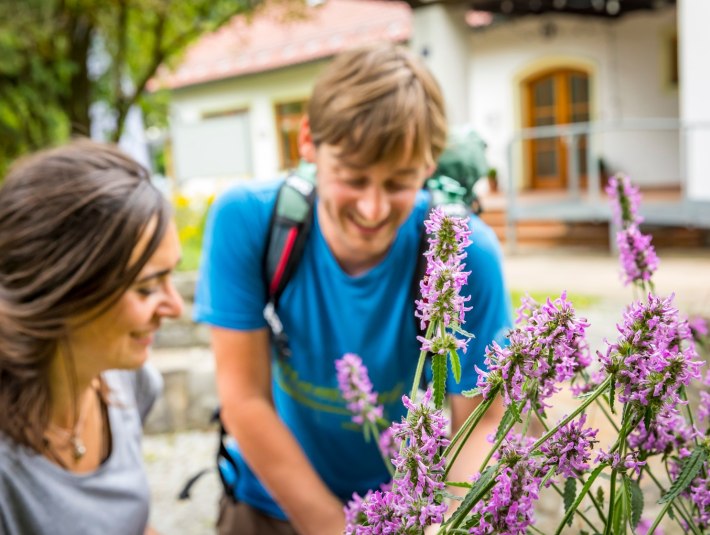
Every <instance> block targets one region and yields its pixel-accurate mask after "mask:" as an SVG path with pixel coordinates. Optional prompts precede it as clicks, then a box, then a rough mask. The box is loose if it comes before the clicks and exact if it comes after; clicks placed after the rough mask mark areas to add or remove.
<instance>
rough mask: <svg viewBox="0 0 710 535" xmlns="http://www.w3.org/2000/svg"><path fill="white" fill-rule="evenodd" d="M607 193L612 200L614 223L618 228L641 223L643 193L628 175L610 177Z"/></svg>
mask: <svg viewBox="0 0 710 535" xmlns="http://www.w3.org/2000/svg"><path fill="white" fill-rule="evenodd" d="M606 193H607V195H609V200H610V202H611V208H612V215H613V221H614V224H615V225H616V226H617V227H618V228H624V227H626V226H628V225H639V224H640V223H641V222H642V221H643V219H642V218H641V216H639V214H638V209H639V205H640V204H641V194H640V193H639V190H638V188H637V187H636V186H634V185H633V184H632V183H631V180H630V179H629V177H628V176H626V175H622V174H617V175H615V176H613V177H611V178H610V179H609V183H608V184H607V187H606Z"/></svg>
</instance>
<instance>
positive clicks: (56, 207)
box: [0, 140, 183, 535]
mask: <svg viewBox="0 0 710 535" xmlns="http://www.w3.org/2000/svg"><path fill="white" fill-rule="evenodd" d="M179 256H180V246H179V241H178V237H177V232H176V229H175V225H174V223H173V222H172V221H171V216H170V209H169V206H168V204H167V202H166V200H165V199H164V197H163V196H162V194H161V193H160V192H159V191H158V190H157V189H156V188H155V187H154V186H153V185H152V184H151V182H150V180H149V176H148V173H147V172H146V170H145V169H144V168H142V167H141V166H140V165H138V164H137V163H135V162H134V161H133V160H131V159H130V158H129V157H127V156H126V155H124V154H123V153H121V152H120V151H119V150H117V149H116V148H113V147H110V146H106V145H101V144H97V143H93V142H90V141H85V140H84V141H77V142H74V143H71V144H70V145H67V146H65V147H62V148H58V149H54V150H49V151H45V152H41V153H38V154H36V155H35V156H33V157H30V158H29V159H27V160H24V161H21V162H19V163H18V164H17V165H16V166H15V167H14V168H13V169H11V170H10V173H9V174H8V176H7V177H6V179H5V181H4V183H3V184H2V186H0V533H3V534H12V535H14V534H23V535H24V534H30V533H31V534H39V535H41V534H45V533H52V534H63V533H67V534H68V533H71V534H72V535H75V534H101V535H109V534H121V535H126V534H140V535H142V534H143V533H144V532H146V530H147V527H146V526H147V522H148V500H149V493H148V485H147V479H146V476H145V474H144V471H143V465H142V458H141V450H140V438H141V425H142V422H143V420H144V418H145V416H146V414H147V413H148V411H149V409H150V407H151V405H152V403H153V401H154V400H155V398H156V396H157V394H158V393H159V391H160V388H161V386H162V383H161V380H160V376H159V375H158V374H157V372H156V371H155V370H154V369H152V368H148V367H145V366H144V364H145V361H146V358H147V356H148V349H149V346H150V345H151V343H152V341H153V336H154V333H155V331H156V330H157V329H158V327H159V326H160V322H161V320H162V318H164V317H176V316H178V315H180V313H181V312H182V306H183V305H182V301H181V298H180V296H179V295H178V293H177V292H176V291H175V287H174V286H173V284H172V282H171V272H172V271H173V269H174V268H175V266H176V264H177V262H178V260H179ZM148 531H149V530H148Z"/></svg>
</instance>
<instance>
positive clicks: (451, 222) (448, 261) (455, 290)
mask: <svg viewBox="0 0 710 535" xmlns="http://www.w3.org/2000/svg"><path fill="white" fill-rule="evenodd" d="M424 224H425V226H426V230H427V232H428V233H429V234H430V237H429V238H428V241H429V249H428V251H427V252H426V253H424V256H425V257H426V259H427V266H426V273H425V275H424V279H423V280H422V281H421V282H420V284H419V286H420V289H421V295H422V298H421V299H419V300H417V301H416V305H417V308H416V310H415V315H416V317H417V318H419V320H420V324H421V328H422V329H426V328H427V326H428V325H429V324H430V323H432V322H435V323H440V324H442V325H443V326H444V327H451V328H458V327H460V326H461V324H462V323H463V322H464V317H465V314H466V312H467V311H469V310H471V308H470V307H467V306H466V302H467V301H468V300H469V299H470V296H466V297H463V296H462V295H461V289H462V287H463V285H464V284H466V282H467V281H468V276H469V275H470V272H467V271H463V269H464V265H463V263H462V261H463V259H464V258H465V257H466V250H465V248H466V247H467V246H468V245H469V244H470V243H471V241H470V240H469V235H470V234H471V231H470V230H469V228H468V221H467V220H466V219H460V218H456V217H449V216H447V215H445V214H444V212H443V211H442V210H441V209H439V208H436V209H434V210H432V212H431V215H430V218H429V219H428V220H427V221H425V222H424ZM422 350H423V351H428V349H424V348H422Z"/></svg>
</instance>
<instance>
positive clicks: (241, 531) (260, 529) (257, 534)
mask: <svg viewBox="0 0 710 535" xmlns="http://www.w3.org/2000/svg"><path fill="white" fill-rule="evenodd" d="M217 533H218V534H219V535H297V533H296V530H295V529H293V527H292V526H291V524H289V523H288V522H284V521H283V520H278V519H277V518H273V517H271V516H269V515H266V514H264V513H262V512H261V511H259V510H258V509H255V508H253V507H252V506H251V505H247V504H246V503H242V502H235V501H234V500H232V499H231V498H228V497H227V496H222V499H221V500H220V502H219V518H218V519H217Z"/></svg>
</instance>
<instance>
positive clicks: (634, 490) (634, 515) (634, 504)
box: [627, 478, 643, 530]
mask: <svg viewBox="0 0 710 535" xmlns="http://www.w3.org/2000/svg"><path fill="white" fill-rule="evenodd" d="M627 479H628V480H629V481H630V485H631V500H630V503H631V518H630V521H631V529H632V530H635V529H636V526H638V525H639V522H641V515H642V514H643V492H641V487H639V483H638V481H634V480H633V479H631V478H627Z"/></svg>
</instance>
